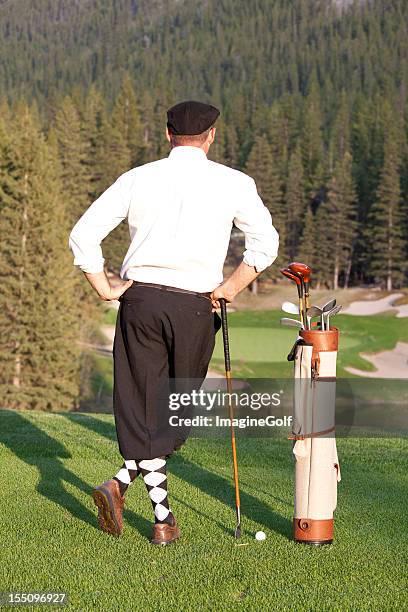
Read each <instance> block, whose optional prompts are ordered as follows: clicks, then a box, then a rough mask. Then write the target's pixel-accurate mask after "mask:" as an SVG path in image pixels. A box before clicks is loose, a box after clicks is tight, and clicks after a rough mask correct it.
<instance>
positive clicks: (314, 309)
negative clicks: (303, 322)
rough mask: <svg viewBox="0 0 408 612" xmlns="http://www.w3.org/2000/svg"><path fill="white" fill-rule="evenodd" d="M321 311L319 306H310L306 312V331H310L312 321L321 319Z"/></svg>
mask: <svg viewBox="0 0 408 612" xmlns="http://www.w3.org/2000/svg"><path fill="white" fill-rule="evenodd" d="M322 312H323V311H322V309H321V308H319V306H310V308H308V309H307V311H306V318H307V329H312V319H314V318H315V317H320V318H321V317H322Z"/></svg>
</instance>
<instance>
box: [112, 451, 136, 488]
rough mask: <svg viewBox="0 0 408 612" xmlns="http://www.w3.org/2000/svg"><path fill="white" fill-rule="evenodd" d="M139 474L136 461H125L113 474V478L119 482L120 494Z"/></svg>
mask: <svg viewBox="0 0 408 612" xmlns="http://www.w3.org/2000/svg"><path fill="white" fill-rule="evenodd" d="M138 475H139V470H138V467H137V463H136V461H134V460H133V459H131V460H127V461H125V463H124V464H123V465H122V467H121V468H120V470H119V472H118V473H117V474H116V476H114V477H113V478H114V480H117V481H118V483H119V489H120V494H121V495H122V496H123V495H124V494H125V493H126V490H127V488H128V486H129V485H130V484H131V483H132V482H133V481H134V479H135V478H136V477H137V476H138Z"/></svg>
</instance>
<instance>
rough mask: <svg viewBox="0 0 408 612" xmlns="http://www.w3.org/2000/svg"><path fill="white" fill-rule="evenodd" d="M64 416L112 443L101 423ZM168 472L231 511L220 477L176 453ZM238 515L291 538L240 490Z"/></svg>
mask: <svg viewBox="0 0 408 612" xmlns="http://www.w3.org/2000/svg"><path fill="white" fill-rule="evenodd" d="M64 416H66V418H68V419H70V420H73V421H74V422H76V423H77V424H80V425H82V426H83V427H86V428H88V429H90V430H91V431H94V432H95V433H97V434H99V435H103V436H105V437H106V438H108V439H109V440H114V439H115V437H116V436H115V427H114V425H112V424H111V423H107V422H101V421H99V420H98V419H95V418H94V417H92V416H89V415H84V414H81V415H71V414H64ZM169 471H170V472H171V473H173V474H175V476H177V477H178V478H180V479H181V480H184V481H185V482H187V483H188V484H190V485H192V486H194V487H196V488H198V489H200V490H201V491H202V492H203V493H206V494H207V495H210V496H211V497H213V498H214V499H216V500H218V501H221V502H222V503H224V504H226V505H227V506H230V507H232V508H233V507H234V500H235V493H234V487H233V485H232V483H231V482H230V481H229V480H227V479H226V478H224V477H223V476H219V475H218V474H216V473H214V472H211V471H210V470H207V469H205V468H203V467H202V466H199V465H197V464H196V463H194V462H193V461H190V460H189V459H186V458H185V457H184V456H183V455H182V454H180V453H177V454H175V455H174V456H173V457H172V458H171V459H170V461H169ZM171 495H172V493H171V490H170V497H171ZM178 501H180V500H178ZM181 503H184V502H181ZM197 512H198V514H200V515H201V514H202V511H201V509H200V510H197ZM241 513H242V516H243V517H245V516H246V517H248V518H249V519H250V520H252V521H254V522H256V523H257V524H259V525H263V526H265V527H266V528H267V529H270V530H272V531H275V532H276V533H279V534H280V535H282V536H284V537H286V538H291V533H292V523H291V521H289V520H288V519H287V518H285V517H283V516H282V515H281V514H279V513H277V512H275V511H274V510H273V509H272V508H271V506H270V505H268V504H267V503H265V502H263V501H262V500H260V499H258V498H257V497H255V496H254V495H251V494H250V493H248V492H246V491H244V490H241ZM207 518H208V519H209V520H212V521H214V519H213V518H211V517H207ZM233 520H234V519H232V522H233ZM215 522H217V521H215ZM223 529H224V530H225V529H226V528H225V526H223ZM228 531H229V530H228Z"/></svg>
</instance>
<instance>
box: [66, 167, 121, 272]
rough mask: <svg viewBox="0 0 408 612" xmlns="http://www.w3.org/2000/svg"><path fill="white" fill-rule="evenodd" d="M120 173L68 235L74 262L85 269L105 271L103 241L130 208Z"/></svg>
mask: <svg viewBox="0 0 408 612" xmlns="http://www.w3.org/2000/svg"><path fill="white" fill-rule="evenodd" d="M124 182H125V181H124V178H123V175H121V176H120V177H119V178H118V179H117V180H116V181H115V182H114V183H113V184H112V185H111V186H110V187H108V189H106V191H104V192H103V193H102V195H100V196H99V198H97V199H96V200H95V201H94V202H93V203H92V204H91V206H90V207H89V208H88V209H87V210H86V211H85V212H84V214H83V215H82V217H81V218H80V219H79V221H77V223H76V224H75V225H74V227H73V229H72V231H71V234H70V236H69V248H70V249H71V251H72V253H73V254H74V265H75V266H78V267H79V268H80V269H81V270H82V271H83V272H89V273H91V274H96V273H97V272H102V271H103V264H104V261H105V259H104V257H103V255H102V248H101V242H102V240H103V239H104V238H106V236H107V235H108V234H109V233H110V232H111V231H112V230H113V229H115V227H116V226H117V225H119V223H120V222H121V221H123V219H125V218H126V217H127V215H128V212H129V202H130V193H129V189H128V188H127V187H126V185H125V184H124Z"/></svg>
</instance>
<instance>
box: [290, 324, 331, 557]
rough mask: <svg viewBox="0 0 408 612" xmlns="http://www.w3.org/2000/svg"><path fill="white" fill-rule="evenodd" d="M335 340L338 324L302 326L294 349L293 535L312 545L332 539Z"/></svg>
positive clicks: (325, 542)
mask: <svg viewBox="0 0 408 612" xmlns="http://www.w3.org/2000/svg"><path fill="white" fill-rule="evenodd" d="M338 338H339V333H338V329H337V328H331V329H330V330H328V331H320V330H302V331H301V332H300V338H299V339H298V341H297V343H296V348H295V352H294V363H295V389H294V415H293V421H292V434H293V435H292V436H291V438H292V439H293V440H294V445H293V455H294V458H295V466H296V467H295V509H294V519H293V529H294V539H295V540H296V541H297V542H303V543H306V544H314V545H316V546H319V545H322V544H331V542H332V541H333V511H334V510H335V508H336V503H337V482H338V481H339V480H340V469H339V461H338V457H337V448H336V439H335V393H336V359H337V350H338Z"/></svg>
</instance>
